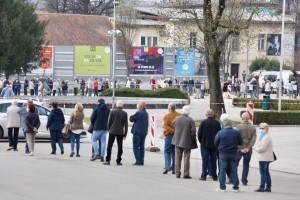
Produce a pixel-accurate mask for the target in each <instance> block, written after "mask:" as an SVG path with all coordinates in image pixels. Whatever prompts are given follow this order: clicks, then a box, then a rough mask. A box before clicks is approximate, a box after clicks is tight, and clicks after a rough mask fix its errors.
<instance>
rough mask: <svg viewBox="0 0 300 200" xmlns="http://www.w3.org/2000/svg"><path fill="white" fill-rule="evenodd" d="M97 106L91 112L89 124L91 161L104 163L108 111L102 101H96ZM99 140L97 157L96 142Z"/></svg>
mask: <svg viewBox="0 0 300 200" xmlns="http://www.w3.org/2000/svg"><path fill="white" fill-rule="evenodd" d="M98 102H99V104H98V105H97V106H96V108H95V109H94V110H93V113H92V115H91V124H93V129H94V130H93V136H92V144H93V148H94V157H93V158H91V161H95V160H97V159H101V162H104V154H105V147H106V135H107V122H108V116H109V113H110V109H109V108H108V107H107V105H106V104H105V101H104V99H99V100H98ZM99 139H100V140H101V150H100V155H99V147H98V143H97V141H98V140H99Z"/></svg>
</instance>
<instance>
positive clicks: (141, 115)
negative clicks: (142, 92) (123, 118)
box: [129, 101, 149, 165]
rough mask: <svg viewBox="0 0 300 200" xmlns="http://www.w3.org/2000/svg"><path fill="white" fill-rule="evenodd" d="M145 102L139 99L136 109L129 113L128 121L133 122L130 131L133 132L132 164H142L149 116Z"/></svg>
mask: <svg viewBox="0 0 300 200" xmlns="http://www.w3.org/2000/svg"><path fill="white" fill-rule="evenodd" d="M145 106H146V103H145V102H144V101H140V102H139V103H138V105H137V108H138V111H137V112H136V113H135V114H134V115H131V116H130V118H129V121H131V122H133V125H132V128H131V133H132V134H133V138H132V142H133V153H134V157H135V163H133V165H144V155H145V139H146V136H147V134H148V125H149V117H148V113H147V111H146V108H145Z"/></svg>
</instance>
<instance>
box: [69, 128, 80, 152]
mask: <svg viewBox="0 0 300 200" xmlns="http://www.w3.org/2000/svg"><path fill="white" fill-rule="evenodd" d="M70 140H71V152H72V153H74V146H75V140H76V154H79V149H80V134H75V133H73V132H72V131H71V137H70Z"/></svg>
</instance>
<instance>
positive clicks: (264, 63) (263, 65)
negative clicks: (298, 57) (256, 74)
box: [249, 57, 291, 72]
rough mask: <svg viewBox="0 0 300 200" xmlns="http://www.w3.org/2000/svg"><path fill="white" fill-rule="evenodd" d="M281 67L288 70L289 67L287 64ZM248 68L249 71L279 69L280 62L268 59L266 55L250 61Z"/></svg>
mask: <svg viewBox="0 0 300 200" xmlns="http://www.w3.org/2000/svg"><path fill="white" fill-rule="evenodd" d="M283 69H286V70H290V69H291V67H290V66H287V65H283ZM249 70H250V71H251V72H253V71H257V70H267V71H279V70H280V62H279V61H278V60H277V59H269V58H267V57H264V58H256V59H255V60H253V61H252V63H251V65H250V68H249Z"/></svg>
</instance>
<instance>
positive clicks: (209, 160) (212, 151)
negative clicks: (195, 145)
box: [198, 109, 221, 181]
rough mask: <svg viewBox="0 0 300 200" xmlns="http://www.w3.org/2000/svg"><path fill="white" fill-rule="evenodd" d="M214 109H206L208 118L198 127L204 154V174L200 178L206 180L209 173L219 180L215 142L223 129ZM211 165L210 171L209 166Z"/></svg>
mask: <svg viewBox="0 0 300 200" xmlns="http://www.w3.org/2000/svg"><path fill="white" fill-rule="evenodd" d="M214 114H215V113H214V111H213V110H212V109H209V110H208V111H206V117H207V119H206V120H204V121H203V122H202V123H201V124H200V126H199V129H198V140H199V142H200V144H201V156H202V174H201V177H200V178H199V180H201V181H205V180H206V176H207V175H208V174H209V172H210V175H211V176H212V178H213V180H214V181H217V180H218V176H217V153H218V150H217V148H216V146H215V144H214V140H215V136H216V135H217V133H218V132H219V131H220V130H221V125H220V122H218V121H217V120H215V119H214ZM208 166H210V171H209V167H208Z"/></svg>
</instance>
